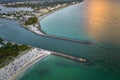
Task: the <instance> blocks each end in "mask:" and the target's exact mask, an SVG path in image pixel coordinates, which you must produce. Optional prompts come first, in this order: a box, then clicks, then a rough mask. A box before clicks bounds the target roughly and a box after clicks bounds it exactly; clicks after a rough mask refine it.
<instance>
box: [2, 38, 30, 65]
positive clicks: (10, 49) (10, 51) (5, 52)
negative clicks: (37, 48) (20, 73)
mask: <svg viewBox="0 0 120 80" xmlns="http://www.w3.org/2000/svg"><path fill="white" fill-rule="evenodd" d="M0 41H2V39H1V38H0ZM28 49H30V47H28V46H26V45H17V44H12V43H7V44H4V45H3V46H2V47H0V67H3V66H4V65H6V64H8V63H9V61H10V60H12V59H13V58H14V57H16V56H17V55H19V53H20V52H21V51H25V50H28Z"/></svg>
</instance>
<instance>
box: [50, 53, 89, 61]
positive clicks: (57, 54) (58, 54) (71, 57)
mask: <svg viewBox="0 0 120 80" xmlns="http://www.w3.org/2000/svg"><path fill="white" fill-rule="evenodd" d="M51 54H52V55H55V56H61V57H64V58H67V59H70V60H74V61H77V62H82V63H87V62H88V60H87V59H85V58H79V57H75V56H71V55H66V54H62V53H55V52H52V53H51Z"/></svg>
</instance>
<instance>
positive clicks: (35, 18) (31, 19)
mask: <svg viewBox="0 0 120 80" xmlns="http://www.w3.org/2000/svg"><path fill="white" fill-rule="evenodd" d="M37 22H38V18H37V17H30V18H29V19H28V20H27V21H26V22H25V25H32V24H35V23H37Z"/></svg>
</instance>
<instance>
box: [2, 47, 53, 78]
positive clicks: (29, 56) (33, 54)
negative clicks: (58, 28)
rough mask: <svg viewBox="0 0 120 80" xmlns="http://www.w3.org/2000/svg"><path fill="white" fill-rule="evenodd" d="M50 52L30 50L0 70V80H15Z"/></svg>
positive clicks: (36, 49)
mask: <svg viewBox="0 0 120 80" xmlns="http://www.w3.org/2000/svg"><path fill="white" fill-rule="evenodd" d="M50 54H51V52H50V51H47V50H43V49H38V48H32V49H31V50H30V51H27V52H25V54H24V55H22V56H20V57H19V58H16V59H15V60H14V61H13V62H11V63H10V64H8V65H7V66H5V67H3V68H1V69H0V80H15V78H17V76H19V75H20V74H21V73H22V72H24V71H25V70H26V69H27V68H29V67H30V66H32V65H33V64H34V63H35V62H37V61H39V60H41V59H43V58H45V57H47V56H48V55H50Z"/></svg>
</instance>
